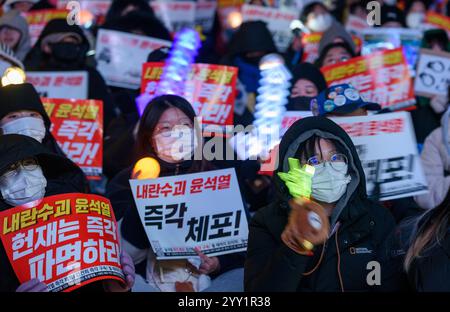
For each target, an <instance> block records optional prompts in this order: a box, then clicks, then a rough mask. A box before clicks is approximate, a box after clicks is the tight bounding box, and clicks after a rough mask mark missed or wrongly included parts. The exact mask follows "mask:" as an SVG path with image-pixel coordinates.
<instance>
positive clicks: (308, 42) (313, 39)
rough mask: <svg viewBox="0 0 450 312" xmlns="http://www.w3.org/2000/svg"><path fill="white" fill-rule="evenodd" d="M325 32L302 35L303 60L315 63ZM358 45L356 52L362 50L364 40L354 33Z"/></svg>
mask: <svg viewBox="0 0 450 312" xmlns="http://www.w3.org/2000/svg"><path fill="white" fill-rule="evenodd" d="M322 34H323V33H312V34H303V35H302V47H303V56H302V61H303V62H308V63H314V62H315V61H316V60H317V59H318V58H319V43H320V39H322ZM352 39H353V42H354V44H355V46H356V52H358V51H360V50H361V45H362V41H361V38H359V37H358V36H353V35H352Z"/></svg>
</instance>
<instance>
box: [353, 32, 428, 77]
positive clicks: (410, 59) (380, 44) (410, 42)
mask: <svg viewBox="0 0 450 312" xmlns="http://www.w3.org/2000/svg"><path fill="white" fill-rule="evenodd" d="M362 38H363V39H362V41H363V47H362V51H361V52H362V53H361V54H362V55H369V54H371V53H374V52H377V51H383V50H386V49H396V48H399V47H402V48H403V51H404V53H405V57H406V61H407V63H408V65H409V69H410V70H411V74H414V67H415V65H416V62H417V58H418V56H419V50H420V45H421V44H422V32H421V31H420V30H415V29H405V28H385V27H378V28H368V29H365V30H364V31H363V33H362Z"/></svg>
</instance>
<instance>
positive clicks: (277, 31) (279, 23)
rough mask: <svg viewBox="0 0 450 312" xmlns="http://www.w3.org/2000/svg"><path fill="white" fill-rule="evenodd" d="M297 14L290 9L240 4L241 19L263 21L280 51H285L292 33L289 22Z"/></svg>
mask: <svg viewBox="0 0 450 312" xmlns="http://www.w3.org/2000/svg"><path fill="white" fill-rule="evenodd" d="M297 15H298V14H297V13H296V12H294V11H292V10H290V11H288V10H282V9H276V8H265V7H261V6H257V5H249V4H244V5H243V6H242V20H243V21H244V22H247V21H263V22H266V24H267V28H268V29H269V30H270V32H271V33H272V37H273V41H274V42H275V45H276V46H277V48H278V50H280V51H281V52H283V51H286V49H287V47H288V46H289V44H290V43H291V40H292V37H293V34H292V31H291V29H290V28H289V26H290V24H291V22H292V21H293V20H295V19H297V17H298V16H297Z"/></svg>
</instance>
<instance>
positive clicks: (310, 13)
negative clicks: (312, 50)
mask: <svg viewBox="0 0 450 312" xmlns="http://www.w3.org/2000/svg"><path fill="white" fill-rule="evenodd" d="M300 21H302V22H303V24H305V26H306V27H308V29H309V30H310V31H311V32H324V31H326V30H327V29H329V28H330V27H331V26H332V25H333V22H334V21H335V20H334V18H333V16H332V15H331V14H330V12H329V11H328V9H327V7H326V6H325V5H324V4H323V3H322V2H319V1H313V2H311V3H309V4H307V5H305V7H304V8H303V10H302V13H301V15H300Z"/></svg>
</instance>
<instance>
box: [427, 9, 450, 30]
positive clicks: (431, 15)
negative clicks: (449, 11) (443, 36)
mask: <svg viewBox="0 0 450 312" xmlns="http://www.w3.org/2000/svg"><path fill="white" fill-rule="evenodd" d="M425 23H426V24H429V25H432V26H433V28H441V29H443V30H445V31H446V32H447V35H448V36H450V17H448V16H445V15H441V14H438V13H436V12H432V11H428V12H427V14H426V15H425Z"/></svg>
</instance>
